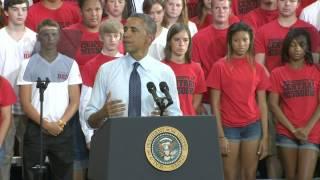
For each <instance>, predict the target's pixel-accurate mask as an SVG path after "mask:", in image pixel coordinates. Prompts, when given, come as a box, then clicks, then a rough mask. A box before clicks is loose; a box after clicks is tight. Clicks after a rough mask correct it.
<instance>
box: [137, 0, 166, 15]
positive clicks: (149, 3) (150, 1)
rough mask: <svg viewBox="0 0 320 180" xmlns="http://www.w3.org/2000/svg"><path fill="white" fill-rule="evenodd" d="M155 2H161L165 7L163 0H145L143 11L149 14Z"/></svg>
mask: <svg viewBox="0 0 320 180" xmlns="http://www.w3.org/2000/svg"><path fill="white" fill-rule="evenodd" d="M155 4H160V5H161V6H162V8H163V9H164V1H163V0H144V1H143V5H142V10H143V13H145V14H149V13H150V11H151V8H152V6H153V5H155Z"/></svg>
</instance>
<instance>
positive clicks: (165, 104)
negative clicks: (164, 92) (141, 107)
mask: <svg viewBox="0 0 320 180" xmlns="http://www.w3.org/2000/svg"><path fill="white" fill-rule="evenodd" d="M171 104H173V102H172V100H171V101H170V100H169V99H168V98H167V97H161V98H160V106H159V109H160V116H163V113H164V111H165V110H166V109H167V108H168V107H169V106H170V105H171Z"/></svg>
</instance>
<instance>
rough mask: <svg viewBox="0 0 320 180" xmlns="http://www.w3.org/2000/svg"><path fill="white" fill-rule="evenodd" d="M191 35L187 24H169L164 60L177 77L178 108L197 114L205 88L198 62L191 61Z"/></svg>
mask: <svg viewBox="0 0 320 180" xmlns="http://www.w3.org/2000/svg"><path fill="white" fill-rule="evenodd" d="M190 51H191V35H190V31H189V29H188V26H187V25H185V24H182V23H176V24H174V25H172V26H171V28H170V29H169V32H168V35H167V43H166V47H165V56H166V60H165V61H164V62H165V63H166V64H167V65H169V66H170V67H171V68H172V69H173V71H174V73H175V75H176V79H177V88H178V94H179V100H180V108H181V111H182V113H183V115H189V116H192V115H197V113H196V109H198V107H199V105H200V103H201V99H202V93H204V92H205V91H206V90H207V88H206V83H205V78H204V73H203V70H202V69H201V67H200V64H198V63H195V62H192V61H191V54H190Z"/></svg>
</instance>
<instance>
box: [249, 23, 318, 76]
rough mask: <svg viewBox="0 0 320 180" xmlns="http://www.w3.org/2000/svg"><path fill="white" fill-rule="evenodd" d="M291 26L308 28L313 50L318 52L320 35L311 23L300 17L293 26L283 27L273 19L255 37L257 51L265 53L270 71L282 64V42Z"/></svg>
mask: <svg viewBox="0 0 320 180" xmlns="http://www.w3.org/2000/svg"><path fill="white" fill-rule="evenodd" d="M291 28H303V29H305V30H307V31H308V32H309V33H310V38H311V46H312V47H311V49H312V52H317V49H318V45H319V35H318V32H317V30H316V28H315V27H313V26H312V25H311V24H309V23H307V22H304V21H302V20H299V19H298V20H297V21H296V23H294V24H293V25H292V26H291V27H282V26H281V25H280V24H279V22H278V20H277V19H276V20H274V21H271V22H270V23H268V24H265V25H263V26H262V27H261V28H259V29H258V31H257V33H256V34H257V36H256V39H255V52H256V53H264V54H265V57H266V58H265V63H266V67H267V69H268V70H269V71H270V72H271V71H272V70H273V69H274V68H275V67H277V66H280V65H281V48H282V42H283V40H284V38H285V36H286V35H287V33H288V32H289V30H290V29H291Z"/></svg>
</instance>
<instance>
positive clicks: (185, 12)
mask: <svg viewBox="0 0 320 180" xmlns="http://www.w3.org/2000/svg"><path fill="white" fill-rule="evenodd" d="M180 1H181V2H182V10H181V14H180V16H179V18H178V21H177V22H176V23H183V24H185V25H188V22H189V17H188V8H187V2H186V0H180ZM167 3H168V0H164V4H167ZM162 26H164V27H168V26H169V22H168V20H167V13H165V15H164V18H163V21H162Z"/></svg>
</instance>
